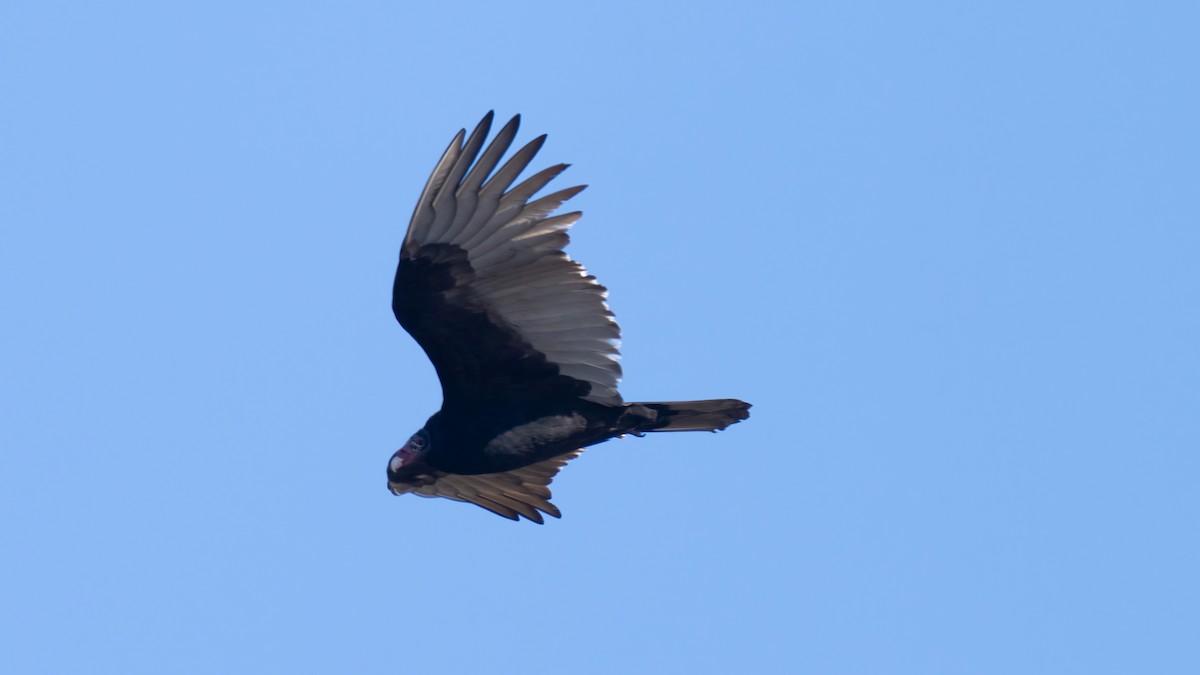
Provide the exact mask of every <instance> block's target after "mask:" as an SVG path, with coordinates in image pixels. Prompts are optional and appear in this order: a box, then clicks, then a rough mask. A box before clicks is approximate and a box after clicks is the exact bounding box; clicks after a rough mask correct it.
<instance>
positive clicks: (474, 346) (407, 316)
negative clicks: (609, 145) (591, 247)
mask: <svg viewBox="0 0 1200 675" xmlns="http://www.w3.org/2000/svg"><path fill="white" fill-rule="evenodd" d="M491 123H492V113H490V112H489V113H488V114H487V115H486V116H485V117H484V118H483V121H481V122H480V123H479V126H477V127H476V128H475V130H474V131H473V132H472V133H471V136H470V137H469V138H467V139H466V141H465V142H464V140H463V139H464V136H465V131H459V132H458V135H456V136H455V137H454V140H453V141H452V142H451V143H450V147H449V148H447V149H446V152H445V154H443V155H442V158H441V160H440V161H439V162H438V163H437V166H436V167H435V168H434V170H433V175H431V176H430V178H429V182H428V183H427V184H426V186H425V189H424V191H423V192H422V193H421V197H420V199H419V200H418V201H417V207H416V209H415V211H414V212H413V217H412V222H411V223H410V224H409V226H408V234H407V235H406V236H405V237H404V244H403V246H402V247H401V250H400V264H399V266H398V267H397V269H396V281H395V285H394V287H393V293H392V310H393V311H394V312H395V314H396V319H397V320H398V321H399V322H400V325H402V326H404V328H405V330H407V331H408V332H409V333H410V334H411V335H412V336H413V338H415V339H416V341H417V343H418V344H420V345H421V347H422V348H423V349H424V350H425V353H426V354H427V355H428V356H429V359H430V360H431V361H432V362H433V365H434V368H436V369H437V373H438V378H439V379H440V380H441V383H442V393H443V397H444V398H445V399H446V401H447V402H451V401H454V400H464V399H476V398H479V397H481V396H486V395H495V394H497V393H503V392H504V391H507V390H513V389H515V388H530V387H539V386H552V387H555V388H556V390H558V391H564V382H563V380H564V377H565V378H567V383H566V384H567V385H568V386H567V387H566V389H565V390H566V391H570V392H571V393H573V394H575V395H578V396H580V397H581V398H585V399H588V400H591V401H596V402H599V403H605V404H609V405H617V404H620V403H621V397H620V394H618V393H617V382H618V381H619V380H620V377H621V367H620V365H619V364H618V363H617V359H618V358H619V351H618V347H617V345H618V342H619V340H620V335H621V334H620V329H619V328H618V327H617V323H616V321H615V320H614V319H613V315H612V312H611V311H610V310H609V308H608V305H607V304H606V303H605V298H606V296H607V290H606V289H605V288H604V287H603V286H601V285H600V284H599V283H597V282H596V278H595V277H593V276H591V275H589V274H588V273H587V271H586V270H585V269H584V268H583V266H582V265H580V264H579V263H577V262H575V261H573V260H571V259H570V258H569V257H568V256H567V254H566V253H564V252H563V247H565V246H566V245H567V242H568V241H569V239H568V237H567V230H568V229H569V228H570V227H571V225H573V224H574V223H575V222H576V221H577V220H579V217H580V216H581V215H582V214H581V213H579V212H578V211H576V212H572V213H565V214H562V215H558V216H551V214H552V213H553V212H554V211H555V210H556V209H558V207H559V206H561V205H562V204H563V202H565V201H567V200H568V199H570V198H571V197H573V196H575V195H576V194H578V193H579V192H580V191H581V190H583V188H584V186H577V187H571V188H567V189H565V190H560V191H558V192H555V193H553V194H550V195H547V196H545V197H542V198H540V199H537V200H535V201H532V202H531V201H530V199H531V198H532V197H533V195H534V194H536V193H537V192H538V191H539V190H541V189H542V188H543V187H545V186H546V184H547V183H549V182H550V180H551V179H553V178H554V177H555V176H557V175H558V174H559V173H562V171H563V170H564V169H566V168H567V165H566V164H558V165H555V166H552V167H550V168H548V169H545V170H543V171H541V172H539V173H537V174H535V175H533V176H531V177H530V178H528V179H527V180H525V181H524V182H522V183H520V184H519V185H517V186H516V187H512V188H511V189H510V186H511V185H512V183H513V181H514V180H516V178H517V176H518V175H520V173H521V172H522V171H523V170H524V169H525V168H526V167H527V166H528V165H529V162H530V161H531V160H532V159H533V157H534V155H535V154H536V153H537V151H538V149H540V148H541V146H542V143H543V142H544V141H545V139H546V137H545V136H544V135H543V136H539V137H538V138H536V139H534V140H533V141H531V142H530V143H529V144H528V145H526V146H525V147H523V148H521V149H520V150H518V151H517V152H516V154H514V155H513V156H512V157H511V158H510V159H509V160H508V161H507V162H505V163H504V165H503V166H501V167H500V168H499V169H496V166H497V165H499V164H500V160H501V158H502V157H503V155H504V153H505V152H506V151H507V150H508V148H509V146H510V145H511V144H512V142H513V138H514V137H515V136H516V134H517V127H518V125H519V123H520V116H517V117H514V118H512V120H510V121H509V122H508V124H506V125H504V128H503V129H501V130H500V132H499V133H498V134H497V135H496V137H495V138H494V139H493V140H492V142H491V144H490V145H488V146H487V149H485V150H483V152H482V154H480V150H481V149H483V144H484V140H485V139H486V137H487V135H488V131H489V130H490V128H491ZM464 478H465V477H464ZM471 478H474V479H478V477H471ZM485 508H491V507H487V506H485ZM502 515H504V514H502ZM509 517H511V516H509Z"/></svg>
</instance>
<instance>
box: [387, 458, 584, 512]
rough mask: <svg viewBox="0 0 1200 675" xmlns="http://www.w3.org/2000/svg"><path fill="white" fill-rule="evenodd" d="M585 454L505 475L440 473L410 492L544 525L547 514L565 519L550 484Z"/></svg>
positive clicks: (507, 472) (539, 463)
mask: <svg viewBox="0 0 1200 675" xmlns="http://www.w3.org/2000/svg"><path fill="white" fill-rule="evenodd" d="M581 452H583V450H575V451H574V452H568V453H566V454H565V455H559V456H558V457H554V458H551V459H547V460H543V461H541V462H538V463H537V464H530V465H529V466H526V467H521V468H520V469H514V470H512V471H505V472H504V473H486V474H476V475H471V476H464V475H460V474H453V473H444V472H440V471H439V472H436V473H434V474H432V475H430V476H429V482H427V483H426V484H425V485H420V486H414V487H412V488H411V490H410V491H411V492H412V493H413V494H417V495H421V496H422V497H445V498H447V499H453V500H455V501H460V502H471V503H472V504H475V505H477V506H482V507H483V508H485V509H487V510H488V511H491V512H492V513H495V514H497V515H501V516H504V517H505V518H509V519H512V520H520V517H521V516H525V517H526V518H527V519H529V520H532V521H533V522H535V523H538V524H541V523H543V522H545V520H544V519H543V518H542V514H543V513H544V514H546V515H549V516H554V517H555V518H561V517H562V512H561V511H559V510H558V507H557V506H555V505H554V504H551V503H550V497H551V494H550V488H549V485H550V482H551V481H553V480H554V476H555V475H557V474H558V471H559V469H562V468H563V466H565V465H566V463H567V462H569V461H571V460H572V459H575V458H576V457H578V456H579V454H580V453H581Z"/></svg>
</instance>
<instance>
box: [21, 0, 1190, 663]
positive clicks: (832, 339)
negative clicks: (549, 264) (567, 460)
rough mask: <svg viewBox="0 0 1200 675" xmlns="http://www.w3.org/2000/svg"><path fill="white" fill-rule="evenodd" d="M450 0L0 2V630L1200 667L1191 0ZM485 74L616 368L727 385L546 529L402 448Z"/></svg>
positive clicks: (164, 644)
mask: <svg viewBox="0 0 1200 675" xmlns="http://www.w3.org/2000/svg"><path fill="white" fill-rule="evenodd" d="M409 4H411V5H412V6H411V7H410V6H406V5H409ZM433 4H434V3H384V2H374V3H372V2H345V3H226V2H205V3H199V2H194V3H193V2H179V3H144V4H136V3H54V2H20V1H18V2H6V3H4V4H3V5H2V6H0V90H2V91H3V99H2V100H3V103H2V104H0V225H2V227H3V239H2V245H0V312H2V313H3V317H4V321H3V324H2V325H3V335H4V349H3V350H2V352H0V382H3V386H0V417H2V419H3V422H2V424H0V443H2V447H3V453H2V454H0V537H2V540H3V542H4V544H3V547H4V550H5V553H4V554H3V556H2V558H0V606H2V607H4V608H5V609H4V610H3V611H2V612H0V643H2V646H3V648H2V649H0V670H2V671H4V672H11V673H76V672H88V673H122V674H129V673H163V672H171V673H214V672H246V673H271V672H290V673H330V672H356V673H383V672H418V671H421V672H430V671H432V672H450V673H455V672H490V673H517V672H529V671H530V670H539V671H546V672H566V673H585V674H586V673H612V672H633V673H661V672H681V673H682V672H688V673H728V672H735V671H736V672H753V673H914V674H916V673H919V674H922V675H929V674H932V673H1089V674H1094V673H1129V672H1154V673H1190V672H1200V647H1198V646H1197V641H1196V639H1195V637H1196V631H1197V627H1198V626H1200V609H1198V608H1200V582H1198V581H1197V574H1196V570H1197V569H1200V546H1198V544H1197V539H1196V523H1197V520H1198V518H1200V498H1198V497H1197V489H1196V483H1197V479H1198V478H1200V457H1198V454H1197V453H1198V450H1200V415H1198V413H1200V384H1198V383H1200V349H1198V347H1197V346H1198V345H1200V319H1198V313H1197V307H1198V306H1200V272H1198V271H1197V258H1198V257H1200V209H1198V206H1197V205H1198V199H1197V197H1198V196H1200V193H1198V189H1197V185H1200V131H1198V129H1200V127H1198V126H1197V123H1196V120H1198V119H1200V97H1198V94H1197V88H1196V82H1197V78H1198V76H1200V73H1198V72H1197V71H1198V66H1200V47H1198V46H1197V45H1200V30H1198V28H1197V26H1200V13H1198V12H1197V10H1196V9H1194V8H1193V7H1192V6H1191V5H1190V4H1189V3H1153V4H1151V5H1147V4H1145V3H1105V2H1100V3H1095V2H1092V3H970V4H969V5H968V4H967V3H904V4H903V5H902V4H900V3H837V4H836V6H834V5H833V4H832V3H820V4H809V3H784V2H777V3H754V2H750V3H719V4H717V3H705V2H698V3H670V4H666V3H663V4H651V5H647V6H643V5H641V4H636V3H605V4H603V5H599V4H593V3H588V4H583V3H576V4H566V3H521V2H513V3H474V2H466V3H452V5H451V6H448V7H447V8H444V9H442V8H436V7H434V6H433ZM489 109H495V110H496V111H497V114H498V116H499V117H501V118H507V117H508V116H510V115H512V114H515V113H521V114H522V115H523V119H524V128H523V130H522V132H521V136H520V137H519V141H520V140H527V139H530V138H532V137H533V136H535V135H537V134H540V133H543V132H546V133H549V134H550V140H549V142H548V143H547V145H546V147H545V149H544V150H543V151H542V154H541V156H540V161H539V162H536V163H535V164H536V166H537V167H538V168H540V167H542V166H546V165H549V164H553V163H557V162H560V161H565V162H571V163H573V167H572V168H571V170H570V171H569V172H568V173H567V175H566V176H564V177H563V178H561V179H559V181H558V182H557V183H556V185H557V186H558V187H560V188H561V187H566V186H568V185H572V184H575V183H577V182H582V183H587V184H589V185H590V186H591V187H590V189H589V190H587V191H586V192H584V193H583V194H582V195H580V196H579V197H577V198H576V199H575V200H574V201H573V202H572V204H573V205H576V206H577V207H578V208H582V209H583V210H584V212H585V216H584V218H583V220H582V221H581V222H580V223H579V224H578V225H577V226H576V227H575V229H574V230H573V242H572V244H571V247H570V249H569V250H570V252H571V253H572V255H573V256H574V257H575V258H576V259H578V260H580V261H582V262H583V263H584V264H585V265H587V267H588V269H589V270H590V271H591V272H593V273H594V274H596V275H597V276H598V277H599V278H600V280H601V281H602V282H603V283H604V284H605V285H607V286H608V287H609V288H610V290H611V298H610V299H611V304H612V306H613V309H614V310H615V312H616V314H617V318H618V320H619V321H620V322H621V325H622V328H623V331H624V344H623V351H624V360H623V365H624V368H625V373H626V377H625V380H624V383H623V385H622V390H623V392H624V394H625V396H626V398H627V399H630V400H653V399H665V400H675V399H682V398H704V397H725V396H736V397H740V398H744V399H745V400H748V401H751V402H753V403H754V405H755V407H754V410H753V413H754V416H753V417H752V418H751V419H750V420H749V421H748V422H746V423H744V424H740V425H738V426H736V427H733V428H731V429H729V430H728V431H726V432H723V433H721V434H715V435H710V434H669V435H664V436H659V437H648V438H644V439H629V440H625V441H621V442H612V443H609V444H607V445H603V446H599V447H596V448H594V449H592V450H590V451H588V452H587V453H585V454H584V456H583V457H582V458H580V459H579V460H577V461H576V462H574V463H573V464H572V465H571V466H569V467H568V468H567V470H566V471H565V472H564V473H563V474H561V475H560V477H559V479H558V480H557V481H556V482H555V484H554V488H555V494H556V499H555V501H556V503H557V504H558V505H559V506H560V507H561V508H562V510H563V512H564V518H563V519H562V520H561V521H553V522H550V523H548V524H547V525H545V526H542V527H539V526H536V525H532V524H528V523H521V524H516V523H511V522H508V521H506V520H503V519H500V518H497V517H495V516H492V515H490V514H488V513H486V512H484V511H482V510H480V509H478V508H475V507H473V506H469V505H463V504H455V503H452V502H448V501H445V500H424V499H419V498H415V497H411V496H408V497H400V498H397V497H393V496H392V495H390V494H389V493H388V492H387V490H386V488H385V475H384V467H385V464H386V461H387V459H388V458H389V456H390V455H391V453H392V452H393V451H394V450H395V449H396V448H397V447H398V446H399V445H400V444H402V443H403V442H404V440H405V439H407V438H408V436H409V434H411V433H412V432H413V431H414V430H415V429H416V428H418V427H419V426H420V425H421V424H422V423H423V422H424V420H425V419H426V417H427V416H428V415H429V414H430V413H432V412H433V411H434V410H436V409H437V407H438V405H439V403H440V400H439V390H438V386H437V381H436V378H435V376H434V373H433V369H432V367H431V366H430V365H429V364H428V363H427V361H426V360H425V358H424V356H423V354H422V353H421V351H420V349H419V348H418V347H417V346H416V345H415V343H413V342H412V341H411V340H410V339H409V338H408V336H407V335H406V334H405V333H404V332H403V331H402V330H401V329H400V328H399V326H398V325H396V324H395V322H394V320H393V319H392V316H391V312H390V308H389V293H390V289H391V275H392V272H393V269H394V268H393V265H394V261H395V257H396V250H397V246H398V244H399V241H400V239H401V237H402V235H403V231H404V228H405V226H406V223H407V218H408V216H409V214H410V213H411V209H412V205H413V203H414V201H415V199H416V198H417V195H418V193H419V190H420V188H421V186H422V184H423V182H424V180H425V178H426V176H427V174H428V172H429V170H430V169H431V168H432V166H433V163H434V162H435V161H436V159H437V157H438V155H439V153H440V152H441V151H442V150H443V149H444V147H445V145H446V143H447V142H448V141H449V139H450V137H451V136H452V135H453V133H454V132H455V131H457V130H458V129H459V128H460V127H463V126H468V127H469V126H470V125H473V124H474V123H475V122H476V121H477V120H478V119H479V118H480V116H482V115H483V114H484V113H485V112H486V111H487V110H489Z"/></svg>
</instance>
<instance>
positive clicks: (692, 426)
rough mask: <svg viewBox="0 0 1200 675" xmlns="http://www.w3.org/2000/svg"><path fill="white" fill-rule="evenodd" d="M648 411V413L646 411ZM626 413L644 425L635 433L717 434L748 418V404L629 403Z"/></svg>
mask: <svg viewBox="0 0 1200 675" xmlns="http://www.w3.org/2000/svg"><path fill="white" fill-rule="evenodd" d="M647 409H648V410H647ZM626 410H627V411H628V412H630V413H633V414H634V415H637V416H639V417H644V418H646V421H645V422H643V423H642V424H639V425H637V428H636V429H635V430H634V431H635V432H636V433H641V432H646V431H720V430H721V429H724V428H725V427H727V426H729V425H730V424H736V423H738V422H741V421H742V420H744V419H746V418H747V417H749V416H750V404H749V403H746V402H744V401H739V400H737V399H736V398H719V399H713V400H709V401H674V402H671V403H630V404H628V406H627V407H626Z"/></svg>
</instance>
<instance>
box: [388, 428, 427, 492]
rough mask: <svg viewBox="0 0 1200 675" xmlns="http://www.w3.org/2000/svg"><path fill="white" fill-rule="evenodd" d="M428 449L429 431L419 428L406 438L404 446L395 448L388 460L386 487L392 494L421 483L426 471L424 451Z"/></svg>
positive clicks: (405, 490) (406, 490) (410, 488)
mask: <svg viewBox="0 0 1200 675" xmlns="http://www.w3.org/2000/svg"><path fill="white" fill-rule="evenodd" d="M428 451H429V432H428V431H425V430H424V429H421V430H420V431H418V432H417V433H415V434H413V435H412V438H410V439H408V442H407V443H405V444H404V447H402V448H400V449H399V450H397V451H396V452H395V453H394V454H393V455H392V458H391V459H390V460H388V468H387V475H388V489H389V490H391V491H392V493H393V494H397V495H400V494H404V493H405V492H408V491H410V490H412V489H413V488H415V487H418V486H420V485H423V484H424V483H425V482H426V481H425V480H424V479H425V478H426V477H425V476H424V475H423V474H425V473H427V472H428V467H427V466H426V465H425V462H423V461H421V460H422V459H424V458H425V453H427V452H428Z"/></svg>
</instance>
